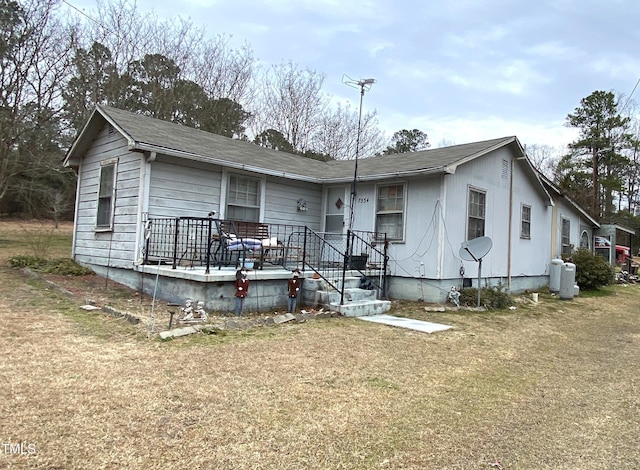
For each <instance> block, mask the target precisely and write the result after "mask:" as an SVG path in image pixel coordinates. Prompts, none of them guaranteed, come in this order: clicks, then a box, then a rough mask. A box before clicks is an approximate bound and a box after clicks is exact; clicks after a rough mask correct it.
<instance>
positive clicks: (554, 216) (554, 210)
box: [551, 204, 593, 259]
mask: <svg viewBox="0 0 640 470" xmlns="http://www.w3.org/2000/svg"><path fill="white" fill-rule="evenodd" d="M591 239H592V240H593V236H592V237H591ZM557 242H558V206H557V204H554V205H553V206H551V259H555V258H557V255H556V243H557Z"/></svg>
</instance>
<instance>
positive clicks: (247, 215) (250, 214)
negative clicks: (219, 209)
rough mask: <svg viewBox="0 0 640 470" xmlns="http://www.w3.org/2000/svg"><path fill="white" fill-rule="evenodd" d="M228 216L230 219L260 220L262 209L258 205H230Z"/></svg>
mask: <svg viewBox="0 0 640 470" xmlns="http://www.w3.org/2000/svg"><path fill="white" fill-rule="evenodd" d="M227 218H228V219H230V220H242V221H247V222H258V221H259V218H260V209H258V208H256V207H243V206H232V205H229V206H228V209H227Z"/></svg>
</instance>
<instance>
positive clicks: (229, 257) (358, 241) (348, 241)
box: [144, 217, 389, 304]
mask: <svg viewBox="0 0 640 470" xmlns="http://www.w3.org/2000/svg"><path fill="white" fill-rule="evenodd" d="M387 253H388V241H387V239H386V235H385V234H379V233H374V232H363V231H352V230H349V231H347V234H336V233H321V232H316V231H314V230H312V229H310V228H308V227H303V226H299V225H287V224H264V223H255V222H244V221H231V220H222V219H213V218H208V217H175V218H150V219H148V220H147V221H146V222H145V249H144V263H145V264H170V265H171V267H172V268H173V269H177V267H178V266H187V267H191V268H194V267H205V273H207V274H208V273H209V272H210V268H211V267H212V266H217V267H218V269H221V267H222V266H235V267H236V268H238V267H241V266H246V267H254V268H256V269H263V268H264V267H265V265H274V266H282V267H284V268H286V269H289V270H293V269H296V268H298V269H301V270H303V271H304V270H306V269H307V268H309V269H310V270H312V271H313V272H315V273H317V275H318V276H320V277H321V278H322V279H324V280H325V281H326V282H327V284H328V285H329V286H330V287H331V288H332V289H335V290H336V291H338V292H339V293H340V303H341V304H342V303H343V301H344V289H345V284H346V282H345V281H346V276H347V272H350V273H351V275H353V272H354V271H355V272H357V273H359V276H360V278H361V280H362V281H364V283H365V284H366V286H367V287H368V288H371V289H375V290H376V291H377V294H378V295H377V296H378V298H385V297H386V278H387V276H386V274H387V265H388V260H389V257H388V254H387Z"/></svg>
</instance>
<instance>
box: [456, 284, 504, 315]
mask: <svg viewBox="0 0 640 470" xmlns="http://www.w3.org/2000/svg"><path fill="white" fill-rule="evenodd" d="M460 305H464V306H467V307H477V306H478V289H476V288H475V287H467V288H464V289H462V290H461V291H460ZM480 305H481V306H484V307H486V308H489V309H504V308H509V307H511V306H512V305H513V300H512V299H511V296H510V295H509V294H508V293H507V292H505V287H504V286H503V285H502V284H498V285H497V286H494V287H483V288H482V289H481V290H480Z"/></svg>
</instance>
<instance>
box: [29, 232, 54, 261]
mask: <svg viewBox="0 0 640 470" xmlns="http://www.w3.org/2000/svg"><path fill="white" fill-rule="evenodd" d="M54 230H55V227H53V226H51V227H46V226H45V225H44V224H41V225H40V226H39V227H38V228H25V227H23V228H22V232H23V236H24V242H25V243H26V244H27V245H28V246H29V248H31V252H32V253H33V256H34V257H36V258H41V259H46V258H47V257H48V256H49V251H50V250H51V243H52V241H53V231H54Z"/></svg>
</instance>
